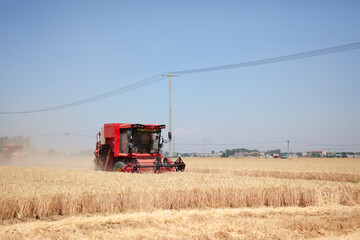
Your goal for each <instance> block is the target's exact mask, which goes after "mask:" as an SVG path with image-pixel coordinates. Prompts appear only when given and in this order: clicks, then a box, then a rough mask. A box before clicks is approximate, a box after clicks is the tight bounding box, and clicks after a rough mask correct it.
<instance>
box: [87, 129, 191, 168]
mask: <svg viewBox="0 0 360 240" xmlns="http://www.w3.org/2000/svg"><path fill="white" fill-rule="evenodd" d="M164 128H165V125H154V124H128V123H109V124H104V127H103V128H101V130H100V132H99V133H98V134H97V135H96V150H95V152H94V154H95V159H94V160H93V161H94V162H95V168H96V169H97V170H103V171H116V172H158V173H160V172H173V171H180V172H183V171H184V170H185V163H184V162H183V161H182V159H181V158H180V157H179V158H178V159H177V160H176V161H174V162H172V161H171V160H170V159H169V158H163V159H162V156H161V153H160V150H161V148H162V146H163V143H164V140H163V138H162V137H161V130H162V129H164Z"/></svg>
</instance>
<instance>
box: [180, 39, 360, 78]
mask: <svg viewBox="0 0 360 240" xmlns="http://www.w3.org/2000/svg"><path fill="white" fill-rule="evenodd" d="M359 48H360V42H356V43H350V44H345V45H340V46H335V47H329V48H323V49H318V50H313V51H308V52H302V53H296V54H290V55H285V56H280V57H273V58H265V59H261V60H255V61H249V62H242V63H236V64H229V65H221V66H215V67H207V68H197V69H190V70H183V71H174V72H173V73H175V74H190V73H201V72H210V71H221V70H228V69H234V68H243V67H252V66H258V65H264V64H270V63H278V62H286V61H292V60H297V59H302V58H310V57H316V56H321V55H327V54H332V53H338V52H344V51H350V50H356V49H359Z"/></svg>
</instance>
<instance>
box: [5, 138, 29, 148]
mask: <svg viewBox="0 0 360 240" xmlns="http://www.w3.org/2000/svg"><path fill="white" fill-rule="evenodd" d="M9 144H22V145H23V146H24V147H25V148H27V147H29V146H30V139H29V138H27V137H23V136H17V137H8V136H1V137H0V147H2V146H4V145H9Z"/></svg>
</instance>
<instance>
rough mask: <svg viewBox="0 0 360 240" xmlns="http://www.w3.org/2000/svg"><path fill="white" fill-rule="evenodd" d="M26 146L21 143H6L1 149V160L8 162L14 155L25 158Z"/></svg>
mask: <svg viewBox="0 0 360 240" xmlns="http://www.w3.org/2000/svg"><path fill="white" fill-rule="evenodd" d="M23 150H24V147H23V145H21V144H10V145H4V146H2V149H1V153H2V154H1V156H0V162H6V161H9V160H11V159H12V158H13V157H16V158H23V157H25V154H24V153H23Z"/></svg>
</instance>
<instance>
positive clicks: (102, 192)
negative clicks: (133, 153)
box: [0, 157, 360, 239]
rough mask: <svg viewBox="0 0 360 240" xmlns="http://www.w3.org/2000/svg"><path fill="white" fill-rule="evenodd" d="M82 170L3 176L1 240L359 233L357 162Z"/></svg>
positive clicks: (24, 170)
mask: <svg viewBox="0 0 360 240" xmlns="http://www.w3.org/2000/svg"><path fill="white" fill-rule="evenodd" d="M82 161H83V163H84V164H83V165H82V164H81V163H82ZM87 161H90V160H89V159H85V158H84V159H82V160H81V159H79V158H75V157H74V159H73V161H72V160H68V161H67V163H68V165H67V168H68V169H62V168H61V167H59V165H56V166H54V167H56V168H52V166H51V164H49V162H50V161H48V162H46V164H45V165H44V166H45V167H39V166H41V164H40V162H37V163H36V165H35V166H36V167H29V166H31V164H30V163H29V162H28V163H22V164H19V166H16V167H15V166H2V167H0V178H1V183H0V219H1V226H0V238H1V239H6V238H8V239H17V238H31V239H32V238H40V239H48V238H59V236H60V237H61V238H65V239H77V238H93V239H94V238H95V239H98V238H100V239H101V238H103V239H108V238H114V237H115V238H120V237H119V236H121V238H123V239H129V238H131V239H140V238H163V239H174V238H177V239H189V238H193V239H229V238H233V239H303V238H321V237H330V239H331V237H334V236H336V238H340V237H344V239H346V237H347V236H349V237H350V238H351V237H354V236H355V237H356V236H357V234H358V232H357V231H356V230H357V229H359V228H360V211H359V210H360V159H256V158H248V159H246V158H245V159H228V158H188V159H184V161H185V162H186V164H187V167H186V171H185V172H184V173H163V174H127V173H113V172H102V171H94V170H92V169H91V168H92V167H89V164H88V162H87ZM71 163H73V165H71ZM21 165H22V166H21ZM178 231H180V232H178ZM74 232H75V233H77V234H74ZM59 234H60V235H59ZM359 236H360V235H359ZM355 239H356V238H355Z"/></svg>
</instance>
